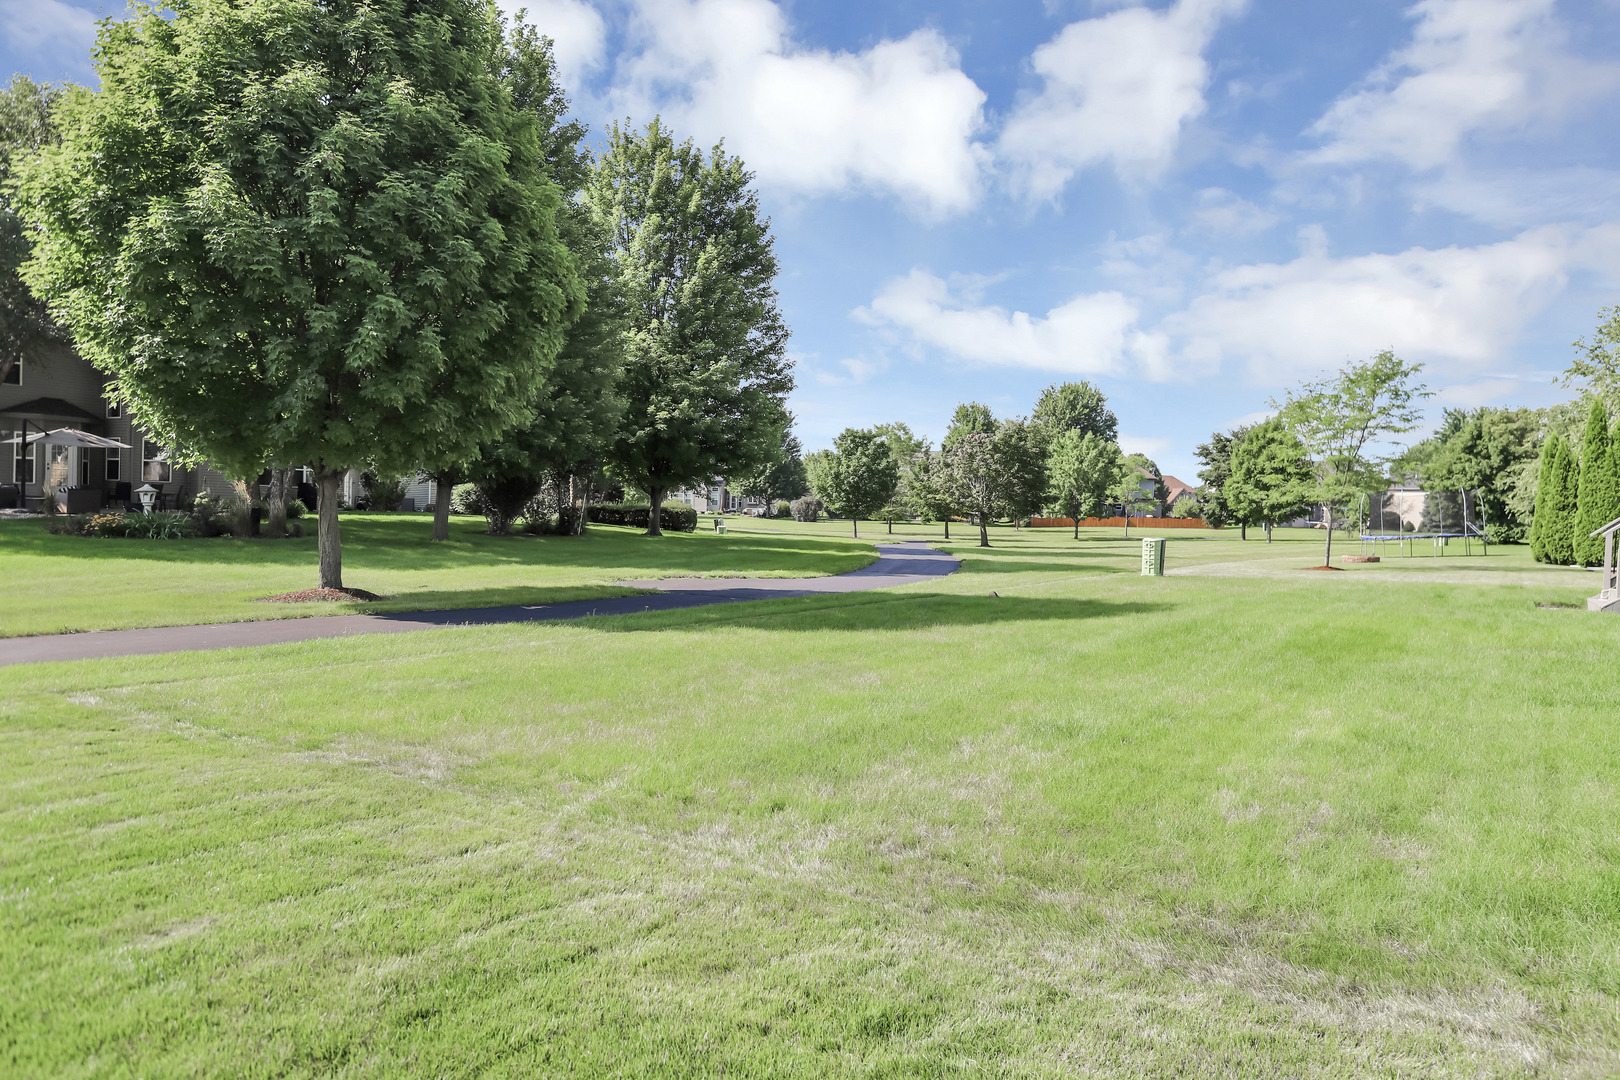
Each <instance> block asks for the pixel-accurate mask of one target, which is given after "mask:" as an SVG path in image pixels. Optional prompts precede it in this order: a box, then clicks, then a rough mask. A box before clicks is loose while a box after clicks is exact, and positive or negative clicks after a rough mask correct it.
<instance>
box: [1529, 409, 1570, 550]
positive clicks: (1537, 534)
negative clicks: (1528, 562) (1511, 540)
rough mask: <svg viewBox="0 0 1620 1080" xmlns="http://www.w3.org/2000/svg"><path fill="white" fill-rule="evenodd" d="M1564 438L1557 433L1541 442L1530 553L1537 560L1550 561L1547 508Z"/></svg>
mask: <svg viewBox="0 0 1620 1080" xmlns="http://www.w3.org/2000/svg"><path fill="white" fill-rule="evenodd" d="M1563 442H1564V440H1563V439H1561V438H1559V437H1558V436H1557V435H1554V436H1552V438H1550V439H1548V440H1547V441H1546V442H1544V443H1542V444H1541V463H1540V466H1541V467H1540V468H1539V469H1538V470H1537V471H1536V509H1535V516H1534V517H1533V518H1531V519H1530V554H1531V555H1532V556H1534V557H1535V560H1536V562H1550V561H1551V560H1549V559H1548V558H1547V536H1548V535H1549V530H1548V527H1547V526H1548V519H1549V517H1550V516H1551V511H1549V510H1548V509H1547V507H1548V505H1549V504H1550V502H1551V495H1552V475H1553V459H1554V458H1556V457H1557V456H1558V448H1559V447H1560V446H1561V445H1563Z"/></svg>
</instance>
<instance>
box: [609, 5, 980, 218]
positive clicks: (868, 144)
mask: <svg viewBox="0 0 1620 1080" xmlns="http://www.w3.org/2000/svg"><path fill="white" fill-rule="evenodd" d="M633 32H634V36H635V39H636V49H637V50H639V51H635V52H633V54H631V55H628V56H626V57H625V58H623V59H621V62H620V72H619V76H620V77H619V83H618V86H617V87H616V89H615V91H614V94H613V98H612V103H613V105H614V107H615V109H616V111H618V112H619V113H620V114H621V115H622V114H625V113H627V112H628V113H631V114H633V115H637V116H647V115H650V114H651V113H653V112H655V111H656V112H661V113H662V114H663V115H664V116H665V118H666V119H668V120H669V121H670V123H671V124H672V126H674V127H675V128H676V130H677V131H685V132H689V133H691V134H692V135H694V136H695V137H696V138H698V139H699V140H700V141H702V142H714V141H718V140H719V139H721V138H724V139H725V141H726V145H727V147H728V149H730V150H731V151H733V152H735V153H737V154H739V155H740V156H741V157H742V158H743V160H744V161H745V162H747V164H748V166H749V168H751V169H753V170H754V171H755V173H756V174H757V175H758V176H759V178H760V180H761V182H762V183H764V184H767V185H771V186H776V187H779V188H783V189H787V190H791V191H801V192H806V193H826V192H839V191H843V190H847V189H849V188H852V187H866V188H872V189H878V190H884V191H888V192H892V193H894V194H897V195H899V196H900V197H901V198H903V199H905V200H906V201H908V202H910V203H911V204H913V205H914V206H916V207H917V208H919V209H921V210H923V211H925V212H927V213H930V214H945V213H952V212H957V211H961V210H964V209H966V208H967V207H969V206H971V205H972V204H973V202H974V200H975V199H976V198H977V195H978V191H979V174H980V169H981V166H982V163H983V160H984V158H985V152H984V151H983V150H982V148H980V147H979V146H977V145H976V144H975V143H974V142H973V136H974V133H975V132H976V131H977V130H978V129H979V127H980V126H981V124H982V112H981V107H982V105H983V103H984V92H983V91H981V90H980V89H979V87H978V86H977V85H975V84H974V82H973V80H972V79H970V78H968V77H967V76H966V75H964V74H963V73H962V71H961V68H960V67H959V66H958V62H957V57H956V54H955V52H954V51H953V50H952V49H951V47H950V46H949V45H948V44H947V43H946V41H945V39H944V38H942V37H941V36H940V35H939V34H938V33H936V32H934V31H932V30H918V31H916V32H914V33H912V34H910V35H909V36H907V37H905V38H902V39H900V40H898V41H882V42H879V43H878V44H876V45H874V46H873V47H872V48H870V49H867V50H866V51H864V52H860V53H847V52H827V51H823V50H816V49H806V48H802V47H800V46H798V45H797V44H795V43H794V41H793V40H792V38H791V36H790V35H789V33H788V27H787V22H786V19H785V18H784V16H783V14H782V11H781V9H780V8H779V7H778V6H777V5H776V4H774V3H771V2H770V0H639V4H638V7H637V8H636V12H635V17H634V20H633Z"/></svg>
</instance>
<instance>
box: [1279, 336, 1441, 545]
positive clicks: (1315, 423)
mask: <svg viewBox="0 0 1620 1080" xmlns="http://www.w3.org/2000/svg"><path fill="white" fill-rule="evenodd" d="M1422 370H1423V365H1422V364H1408V363H1406V362H1405V361H1403V360H1401V359H1400V358H1399V357H1397V356H1396V355H1395V354H1394V353H1393V352H1391V351H1389V350H1388V349H1386V350H1384V351H1383V352H1381V353H1378V354H1377V355H1375V356H1373V357H1372V358H1371V359H1369V360H1363V361H1360V362H1357V363H1352V364H1350V365H1348V366H1347V367H1345V368H1344V369H1343V370H1342V371H1340V372H1339V373H1338V374H1337V375H1336V376H1334V377H1332V378H1330V379H1324V380H1320V381H1317V382H1309V383H1305V384H1304V385H1302V386H1301V387H1299V388H1298V389H1297V390H1292V391H1289V392H1288V394H1287V396H1286V397H1285V398H1284V400H1283V401H1281V402H1277V401H1273V402H1272V403H1271V404H1272V406H1273V407H1274V408H1276V409H1277V410H1278V416H1279V418H1280V419H1281V420H1282V421H1283V423H1284V424H1286V425H1287V426H1288V429H1289V430H1290V431H1292V432H1293V433H1294V435H1295V436H1297V437H1298V438H1299V441H1300V442H1301V443H1303V444H1304V446H1305V449H1306V451H1307V452H1308V453H1309V454H1310V456H1311V463H1312V465H1313V467H1314V471H1315V480H1314V482H1313V484H1312V486H1311V490H1310V493H1309V494H1308V495H1307V496H1306V497H1307V499H1308V500H1309V501H1310V502H1313V503H1316V504H1319V505H1320V506H1321V507H1322V510H1323V514H1324V517H1325V519H1326V520H1325V524H1326V525H1327V530H1326V531H1327V536H1326V547H1325V549H1324V553H1323V565H1324V566H1326V565H1330V564H1331V562H1332V558H1333V521H1334V517H1335V515H1336V514H1337V513H1338V512H1339V511H1340V510H1341V509H1342V508H1344V507H1345V506H1347V505H1348V504H1349V503H1351V502H1352V501H1353V500H1354V499H1355V497H1356V496H1357V495H1360V494H1361V493H1363V492H1367V491H1376V490H1378V489H1379V488H1380V487H1382V486H1383V485H1384V484H1385V483H1386V480H1385V470H1384V466H1385V465H1386V464H1387V463H1388V462H1389V461H1391V460H1393V455H1388V456H1383V457H1379V456H1375V455H1373V454H1372V452H1371V447H1372V446H1374V445H1375V444H1377V443H1378V442H1379V441H1380V440H1382V439H1384V438H1386V437H1388V436H1391V435H1400V434H1404V433H1405V432H1408V431H1411V430H1412V429H1413V428H1414V427H1416V426H1417V424H1418V421H1419V420H1420V419H1421V418H1422V416H1423V412H1422V410H1421V409H1420V408H1419V407H1418V406H1417V404H1416V403H1417V402H1418V401H1419V400H1421V399H1422V398H1425V397H1428V396H1429V394H1428V391H1427V390H1426V389H1425V388H1424V387H1423V385H1422V384H1421V383H1414V381H1413V380H1414V379H1415V378H1416V377H1417V374H1418V372H1420V371H1422Z"/></svg>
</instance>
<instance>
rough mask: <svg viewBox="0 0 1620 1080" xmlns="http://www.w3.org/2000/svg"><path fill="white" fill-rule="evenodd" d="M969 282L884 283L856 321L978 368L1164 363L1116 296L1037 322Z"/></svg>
mask: <svg viewBox="0 0 1620 1080" xmlns="http://www.w3.org/2000/svg"><path fill="white" fill-rule="evenodd" d="M974 284H975V283H968V284H967V287H965V288H964V287H960V286H959V287H958V288H955V289H953V288H952V286H951V283H949V282H946V281H945V280H944V279H942V278H939V277H936V276H934V275H933V274H930V273H928V272H927V271H924V270H913V271H911V273H910V274H908V275H906V276H905V277H903V278H896V279H895V280H893V281H891V282H889V283H888V284H887V285H885V286H884V287H883V288H882V289H881V290H880V291H879V292H878V294H877V295H876V296H874V297H873V298H872V303H871V304H870V305H869V306H867V307H863V308H859V309H857V310H856V312H855V317H856V318H857V319H860V320H862V321H864V322H868V323H872V324H876V325H886V326H890V327H894V328H896V329H898V330H901V331H903V332H905V333H906V334H907V335H908V336H909V337H910V338H911V340H912V341H914V342H915V343H917V344H920V345H926V346H930V347H932V348H934V349H938V350H939V351H941V352H943V353H945V354H947V355H949V356H953V357H955V358H957V359H959V360H966V361H970V362H975V363H982V364H996V365H1006V366H1010V367H1023V368H1034V369H1037V370H1040V371H1054V372H1059V373H1062V374H1068V375H1102V374H1107V373H1109V372H1112V371H1115V370H1117V369H1118V368H1119V367H1120V366H1121V365H1122V364H1123V363H1124V362H1125V360H1126V359H1127V358H1129V359H1132V360H1135V361H1136V362H1138V363H1139V364H1141V365H1143V366H1144V367H1146V368H1147V369H1148V370H1149V372H1150V373H1154V372H1156V371H1157V370H1158V367H1159V366H1160V365H1162V363H1163V361H1164V359H1165V356H1166V343H1165V342H1164V341H1163V340H1162V339H1161V338H1159V337H1157V336H1155V335H1149V334H1144V333H1142V332H1140V331H1138V330H1136V329H1134V327H1135V324H1136V321H1137V318H1138V314H1139V313H1138V311H1137V307H1136V305H1135V304H1133V303H1132V302H1131V301H1130V300H1128V299H1126V298H1125V296H1124V295H1123V294H1121V293H1118V292H1099V293H1092V294H1089V295H1085V296H1077V297H1075V298H1074V299H1073V300H1070V301H1069V302H1068V303H1066V304H1063V305H1062V306H1061V307H1056V308H1053V309H1052V310H1051V311H1048V312H1047V313H1046V315H1045V316H1044V317H1042V316H1032V315H1030V314H1029V313H1027V312H1023V311H1008V310H1007V309H1005V308H1001V307H997V306H995V305H991V304H985V303H983V302H982V301H981V299H980V297H979V296H978V295H977V289H976V288H974V287H973V286H974Z"/></svg>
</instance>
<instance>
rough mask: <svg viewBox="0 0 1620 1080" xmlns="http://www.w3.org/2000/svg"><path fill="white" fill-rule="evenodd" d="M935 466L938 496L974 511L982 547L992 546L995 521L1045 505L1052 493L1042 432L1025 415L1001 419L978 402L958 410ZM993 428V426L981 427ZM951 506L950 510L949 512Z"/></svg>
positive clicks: (934, 485)
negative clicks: (996, 417) (1019, 417)
mask: <svg viewBox="0 0 1620 1080" xmlns="http://www.w3.org/2000/svg"><path fill="white" fill-rule="evenodd" d="M956 415H957V418H958V421H960V422H959V423H957V424H955V425H953V428H952V432H951V434H950V435H948V436H946V441H945V445H944V447H943V448H942V449H941V451H940V455H939V463H938V467H937V468H935V469H933V470H932V471H931V475H930V480H929V482H930V484H931V491H932V492H933V493H934V494H933V496H932V497H934V498H935V499H937V500H938V504H940V505H943V506H945V507H947V508H948V511H949V510H956V511H959V512H961V513H965V514H971V515H972V516H973V517H974V518H975V519H976V520H977V522H978V526H979V546H980V547H989V546H990V529H989V525H990V521H991V520H992V519H993V518H997V517H1011V518H1013V519H1015V520H1016V519H1018V518H1021V517H1025V516H1027V515H1029V514H1031V513H1033V512H1034V511H1036V510H1038V509H1039V508H1040V506H1041V501H1042V499H1043V498H1044V497H1045V495H1046V460H1045V459H1046V455H1045V447H1044V446H1043V444H1042V440H1041V438H1040V436H1039V433H1038V432H1037V431H1036V429H1035V428H1034V426H1033V425H1031V424H1030V423H1029V422H1027V421H1024V420H1017V419H1014V420H1006V421H1001V422H997V421H996V419H995V417H994V416H993V415H991V413H990V410H989V409H988V408H987V407H985V406H983V405H978V404H977V403H974V405H972V406H962V407H960V408H958V409H957V411H956ZM983 427H988V430H978V429H979V428H983ZM948 511H947V512H948Z"/></svg>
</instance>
